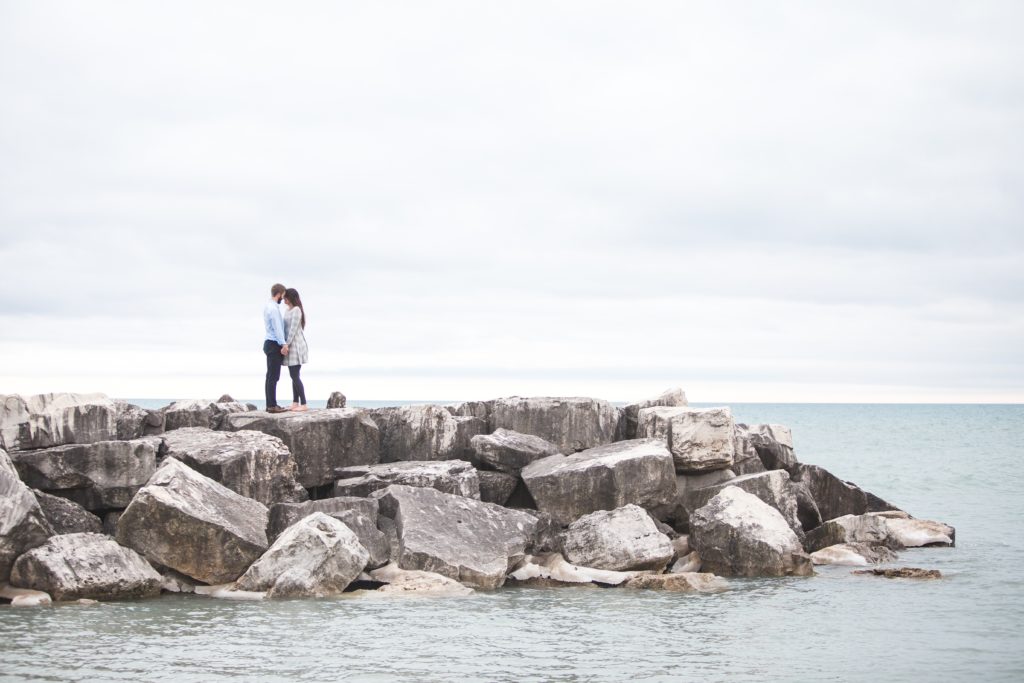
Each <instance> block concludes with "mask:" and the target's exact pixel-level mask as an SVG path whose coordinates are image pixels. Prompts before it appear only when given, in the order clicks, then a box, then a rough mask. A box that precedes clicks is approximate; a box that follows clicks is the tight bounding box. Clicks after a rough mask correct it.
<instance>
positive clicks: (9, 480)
mask: <svg viewBox="0 0 1024 683" xmlns="http://www.w3.org/2000/svg"><path fill="white" fill-rule="evenodd" d="M52 535H53V527H51V526H50V523H49V522H48V521H46V516H45V515H44V514H43V510H42V508H41V507H40V506H39V501H37V500H36V497H35V496H33V495H32V491H31V490H29V488H28V486H25V484H24V482H22V481H21V479H19V478H18V472H17V470H15V469H14V464H13V463H12V462H11V459H10V458H9V457H7V453H6V452H5V451H3V450H0V584H3V583H4V582H5V581H7V578H8V577H9V576H10V574H11V565H13V564H14V561H15V560H16V559H17V558H18V556H19V555H21V554H22V553H24V552H25V551H27V550H31V549H32V548H36V547H38V546H41V545H42V544H43V543H45V542H46V539H48V538H49V537H50V536H52Z"/></svg>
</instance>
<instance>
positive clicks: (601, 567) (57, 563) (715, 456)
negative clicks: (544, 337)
mask: <svg viewBox="0 0 1024 683" xmlns="http://www.w3.org/2000/svg"><path fill="white" fill-rule="evenodd" d="M347 405H348V404H347V399H346V397H345V396H344V395H343V394H341V393H340V392H335V393H334V394H332V396H331V400H330V401H329V404H328V406H329V407H328V408H326V409H323V410H310V411H308V412H304V413H281V414H276V415H275V414H269V413H266V412H262V411H259V410H256V409H255V407H254V406H252V405H247V404H244V403H240V402H237V401H234V400H232V399H231V397H230V396H223V397H221V398H220V399H218V400H216V401H214V400H189V401H177V402H175V403H172V404H170V405H168V406H166V407H164V408H163V409H160V410H148V409H145V408H141V407H139V406H135V405H131V404H128V403H124V402H121V401H115V400H111V399H110V398H108V397H106V396H105V395H103V394H43V395H38V396H18V395H6V396H4V395H0V602H9V603H10V604H12V605H16V606H22V605H26V606H27V605H47V604H51V603H52V602H54V601H56V602H63V601H75V600H120V599H138V598H152V597H156V596H158V595H159V594H160V593H161V591H163V592H190V593H196V594H200V595H207V596H212V597H218V598H228V599H241V600H254V599H256V600H259V599H273V598H293V597H326V596H332V595H337V594H339V593H342V592H353V591H361V592H362V593H364V594H381V595H388V594H391V595H424V596H459V595H465V594H467V593H472V592H473V591H476V590H495V589H499V588H501V587H502V586H505V585H516V586H547V587H553V586H559V587H570V586H581V585H589V586H605V587H608V586H617V587H619V588H618V590H627V589H631V588H632V589H646V590H661V591H674V592H718V591H722V590H728V588H729V583H728V581H729V579H742V578H745V577H784V576H799V577H806V576H813V574H814V568H815V567H816V566H822V565H830V564H831V565H844V566H861V567H869V569H868V570H866V571H867V572H869V573H872V574H875V575H879V576H917V575H925V576H932V575H937V573H934V574H932V573H930V572H928V571H927V570H916V569H915V570H906V569H899V570H895V569H891V568H886V567H881V566H879V565H882V564H886V563H890V562H893V561H895V560H896V559H897V553H898V552H899V551H900V550H902V549H904V548H915V547H921V546H952V545H954V543H955V540H956V532H955V529H954V528H953V527H951V526H949V525H947V524H944V523H941V522H937V521H930V520H923V519H917V518H915V517H913V516H911V515H910V514H909V513H907V512H905V511H903V510H900V509H898V508H897V507H895V506H893V505H892V504H890V503H888V502H886V501H885V500H883V499H882V498H880V497H878V496H876V495H874V494H872V493H870V492H868V491H865V490H863V489H861V488H860V487H859V486H857V485H856V484H853V483H851V482H848V481H845V480H843V479H841V478H840V477H839V476H838V475H836V474H833V473H831V472H829V471H827V470H826V469H824V468H822V467H820V466H817V465H814V464H810V463H802V462H800V461H799V459H798V458H797V453H796V449H795V447H794V442H793V435H792V432H791V431H790V429H789V428H787V427H786V426H784V425H776V424H761V425H747V424H743V423H739V422H736V420H735V418H734V417H733V414H732V411H731V410H730V409H729V408H728V407H718V408H700V409H698V408H692V407H690V406H689V405H688V403H687V399H686V394H685V393H684V392H683V391H682V390H681V389H670V390H668V391H665V392H663V393H662V394H660V395H658V396H655V397H653V398H650V399H646V400H643V401H637V402H635V403H631V404H629V405H626V406H624V407H618V406H616V405H613V404H612V403H610V402H608V401H604V400H600V399H594V398H581V397H560V398H559V397H554V398H553V397H539V398H523V397H518V396H515V397H508V398H499V399H494V400H489V401H472V402H467V403H461V404H458V405H417V406H396V407H387V408H375V409H372V410H369V409H361V408H353V407H347Z"/></svg>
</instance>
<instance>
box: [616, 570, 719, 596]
mask: <svg viewBox="0 0 1024 683" xmlns="http://www.w3.org/2000/svg"><path fill="white" fill-rule="evenodd" d="M625 587H626V588H644V589H647V590H656V591H669V592H672V593H718V592H721V591H724V590H727V589H728V588H729V582H728V581H726V580H725V579H723V578H722V577H720V576H715V575H714V574H708V573H703V574H701V573H698V572H676V573H673V574H641V575H640V576H635V577H633V578H632V579H630V580H629V581H626V583H625Z"/></svg>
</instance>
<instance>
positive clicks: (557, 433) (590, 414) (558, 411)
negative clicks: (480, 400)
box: [489, 396, 620, 453]
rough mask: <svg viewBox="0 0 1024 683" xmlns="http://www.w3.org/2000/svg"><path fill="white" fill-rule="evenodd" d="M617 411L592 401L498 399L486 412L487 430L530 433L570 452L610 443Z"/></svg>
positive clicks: (563, 450) (585, 399)
mask: <svg viewBox="0 0 1024 683" xmlns="http://www.w3.org/2000/svg"><path fill="white" fill-rule="evenodd" d="M619 413H620V411H619V409H618V408H616V407H615V406H613V405H612V404H610V403H609V402H608V401H603V400H600V399H595V398H579V397H574V398H546V397H537V398H520V397H518V396H513V397H510V398H499V399H496V400H495V401H494V402H493V405H492V407H491V412H490V425H489V426H490V428H491V429H492V430H497V429H501V428H504V429H509V430H512V431H515V432H519V433H521V434H533V435H534V436H539V437H541V438H543V439H547V440H548V441H550V442H551V443H553V444H555V445H556V446H558V451H559V452H560V453H574V452H576V451H583V450H586V449H588V448H594V447H596V446H600V445H603V444H608V443H611V442H612V441H614V439H615V432H616V428H617V425H618V421H619Z"/></svg>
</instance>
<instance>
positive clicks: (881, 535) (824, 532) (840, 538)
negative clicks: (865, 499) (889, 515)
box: [804, 515, 901, 552]
mask: <svg viewBox="0 0 1024 683" xmlns="http://www.w3.org/2000/svg"><path fill="white" fill-rule="evenodd" d="M842 543H866V544H868V545H882V546H886V547H889V548H892V549H893V550H899V549H900V548H901V546H900V545H899V544H897V543H895V542H894V539H892V538H890V536H889V527H888V526H887V525H886V523H885V517H883V516H881V515H843V516H842V517H836V518H835V519H830V520H828V521H827V522H825V523H824V524H822V525H821V526H819V527H818V528H817V529H812V530H811V531H809V532H807V535H806V537H805V538H804V546H805V547H806V548H807V550H808V551H809V552H815V551H818V550H821V549H823V548H827V547H829V546H833V545H839V544H842Z"/></svg>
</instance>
